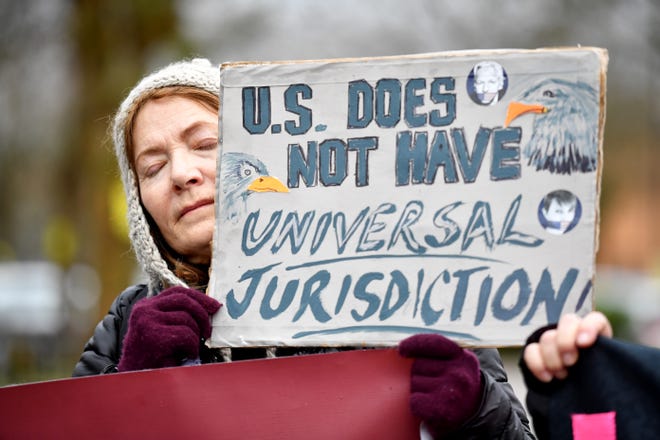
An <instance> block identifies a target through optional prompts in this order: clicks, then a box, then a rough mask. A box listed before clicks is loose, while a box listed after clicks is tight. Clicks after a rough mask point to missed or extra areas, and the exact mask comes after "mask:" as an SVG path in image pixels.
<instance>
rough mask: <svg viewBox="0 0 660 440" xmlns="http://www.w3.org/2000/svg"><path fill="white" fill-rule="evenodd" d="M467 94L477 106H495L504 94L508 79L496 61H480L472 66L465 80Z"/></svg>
mask: <svg viewBox="0 0 660 440" xmlns="http://www.w3.org/2000/svg"><path fill="white" fill-rule="evenodd" d="M466 86H467V92H468V94H469V95H470V98H472V100H473V101H474V102H475V103H477V104H479V105H495V104H497V103H498V102H500V100H501V99H502V97H504V94H505V93H506V89H507V87H508V86H509V77H508V76H507V74H506V71H505V70H504V68H503V67H502V65H501V64H500V63H498V62H496V61H481V62H479V63H477V64H475V65H474V67H473V68H472V70H471V71H470V74H469V75H468V79H467V85H466Z"/></svg>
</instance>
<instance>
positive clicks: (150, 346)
mask: <svg viewBox="0 0 660 440" xmlns="http://www.w3.org/2000/svg"><path fill="white" fill-rule="evenodd" d="M221 306H222V304H220V303H219V302H218V301H216V300H215V299H213V298H211V297H210V296H207V295H205V294H203V293H201V292H199V291H197V290H193V289H187V288H185V287H170V288H169V289H165V290H163V291H162V292H161V293H159V294H158V295H156V296H154V297H151V298H146V299H143V300H141V301H139V302H138V303H137V304H135V306H133V310H132V311H131V315H130V317H129V320H128V331H127V332H126V336H125V337H124V343H123V348H122V354H121V358H120V360H119V365H118V366H117V369H118V370H119V371H134V370H144V369H148V368H163V367H174V366H178V365H181V363H182V361H184V360H185V359H188V360H194V359H196V358H198V357H199V346H200V340H201V338H208V337H210V336H211V321H210V315H213V314H214V313H215V312H217V311H218V310H219V309H220V307H221Z"/></svg>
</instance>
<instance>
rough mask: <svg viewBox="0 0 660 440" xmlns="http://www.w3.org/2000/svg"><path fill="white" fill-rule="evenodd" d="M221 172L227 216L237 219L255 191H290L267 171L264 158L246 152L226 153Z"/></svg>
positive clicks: (228, 218)
mask: <svg viewBox="0 0 660 440" xmlns="http://www.w3.org/2000/svg"><path fill="white" fill-rule="evenodd" d="M220 175H221V179H222V193H223V195H224V204H223V205H222V208H223V216H224V218H225V219H227V220H238V218H239V214H241V213H243V212H244V211H245V203H246V201H247V198H248V197H249V196H250V195H251V194H253V193H255V192H283V193H284V192H289V189H288V188H287V187H286V186H284V184H283V183H282V182H281V181H280V180H279V179H277V178H276V177H272V176H270V175H269V174H268V169H267V168H266V165H264V163H263V162H262V161H261V160H259V159H258V158H256V157H255V156H252V155H249V154H245V153H235V152H230V153H223V155H222V164H221V165H220Z"/></svg>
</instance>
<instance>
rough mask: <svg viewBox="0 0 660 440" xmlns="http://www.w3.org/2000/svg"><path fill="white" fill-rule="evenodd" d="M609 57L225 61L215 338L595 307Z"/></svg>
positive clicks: (365, 335) (524, 320) (502, 335)
mask: <svg viewBox="0 0 660 440" xmlns="http://www.w3.org/2000/svg"><path fill="white" fill-rule="evenodd" d="M606 65H607V52H606V51H605V50H603V49H599V48H566V49H565V48H562V49H538V50H492V51H460V52H446V53H433V54H423V55H412V56H400V57H383V58H367V59H338V60H319V61H300V62H272V63H227V64H224V65H223V66H222V67H221V71H220V78H221V113H220V137H221V141H220V142H221V154H222V160H220V161H219V170H218V179H217V186H218V195H217V197H218V200H217V203H216V209H217V220H216V222H217V224H216V233H215V238H214V257H213V262H212V274H211V285H210V294H211V295H212V296H213V297H215V298H217V299H218V300H219V301H220V302H222V303H223V305H224V306H223V307H222V309H221V310H220V312H219V313H217V314H216V315H215V317H214V320H213V335H212V338H211V345H212V346H273V345H288V346H342V345H347V346H361V345H367V346H389V345H394V344H396V343H397V342H398V341H400V340H401V339H403V338H405V337H407V336H409V335H411V334H415V333H421V332H437V333H441V334H444V335H446V336H448V337H451V338H452V339H454V340H456V341H458V342H460V343H461V344H463V345H466V346H489V345H497V346H508V345H519V344H521V343H522V342H523V341H524V340H525V338H526V337H527V336H528V335H529V333H530V332H531V331H532V330H533V329H535V328H537V327H539V326H541V325H545V324H547V323H549V322H556V320H557V319H558V317H559V316H560V315H561V314H562V313H566V312H578V313H584V312H586V311H587V310H591V308H592V296H593V289H592V281H593V277H594V265H595V253H596V249H597V236H598V199H599V185H600V183H599V182H600V174H601V166H602V157H601V156H602V153H601V151H602V133H603V124H604V104H605V76H606Z"/></svg>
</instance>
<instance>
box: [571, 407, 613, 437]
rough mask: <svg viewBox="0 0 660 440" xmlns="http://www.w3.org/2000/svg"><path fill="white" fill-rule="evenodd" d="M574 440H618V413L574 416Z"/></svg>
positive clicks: (572, 419) (572, 418) (572, 420)
mask: <svg viewBox="0 0 660 440" xmlns="http://www.w3.org/2000/svg"><path fill="white" fill-rule="evenodd" d="M571 422H572V424H573V439H574V440H616V412H614V411H610V412H606V413H597V414H573V415H571Z"/></svg>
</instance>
